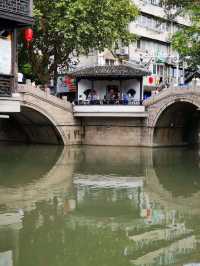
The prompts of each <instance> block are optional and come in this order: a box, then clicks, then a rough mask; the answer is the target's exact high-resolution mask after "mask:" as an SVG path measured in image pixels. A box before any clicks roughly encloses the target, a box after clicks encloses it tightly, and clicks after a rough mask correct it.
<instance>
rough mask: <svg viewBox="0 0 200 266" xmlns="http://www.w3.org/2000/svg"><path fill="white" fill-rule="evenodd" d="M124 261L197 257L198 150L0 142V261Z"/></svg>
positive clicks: (119, 264) (75, 265) (6, 264)
mask: <svg viewBox="0 0 200 266" xmlns="http://www.w3.org/2000/svg"><path fill="white" fill-rule="evenodd" d="M195 263H196V264H195ZM129 265H133V266H134V265H135V266H159V265H177V266H182V265H184V266H185V265H187V266H193V265H200V151H198V150H194V149H186V148H181V149H154V150H152V149H139V148H117V147H116V148H111V147H107V148H105V147H73V148H65V149H62V148H60V147H54V146H53V147H52V146H51V147H49V146H13V145H5V146H1V147H0V266H129Z"/></svg>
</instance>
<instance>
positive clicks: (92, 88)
mask: <svg viewBox="0 0 200 266" xmlns="http://www.w3.org/2000/svg"><path fill="white" fill-rule="evenodd" d="M91 90H92V91H93V90H94V80H93V79H92V85H91Z"/></svg>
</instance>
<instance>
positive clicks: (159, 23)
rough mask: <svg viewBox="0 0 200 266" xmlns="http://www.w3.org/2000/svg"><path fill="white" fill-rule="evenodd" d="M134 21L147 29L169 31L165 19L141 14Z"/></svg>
mask: <svg viewBox="0 0 200 266" xmlns="http://www.w3.org/2000/svg"><path fill="white" fill-rule="evenodd" d="M136 23H137V24H138V25H139V26H141V27H145V28H147V29H150V30H154V31H158V32H166V31H167V32H168V31H169V24H168V23H167V22H166V21H164V20H162V19H159V18H155V17H150V16H146V15H141V16H139V17H138V19H137V22H136Z"/></svg>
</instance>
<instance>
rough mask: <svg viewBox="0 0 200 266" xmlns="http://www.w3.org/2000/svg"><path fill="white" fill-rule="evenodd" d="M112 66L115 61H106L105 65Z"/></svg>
mask: <svg viewBox="0 0 200 266" xmlns="http://www.w3.org/2000/svg"><path fill="white" fill-rule="evenodd" d="M114 64H115V60H114V59H106V65H108V66H113V65H114Z"/></svg>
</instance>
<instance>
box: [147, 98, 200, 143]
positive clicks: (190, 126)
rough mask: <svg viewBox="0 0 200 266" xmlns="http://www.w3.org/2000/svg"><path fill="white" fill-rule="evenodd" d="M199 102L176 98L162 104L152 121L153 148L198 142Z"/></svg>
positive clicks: (199, 124)
mask: <svg viewBox="0 0 200 266" xmlns="http://www.w3.org/2000/svg"><path fill="white" fill-rule="evenodd" d="M199 106H200V104H199V102H198V101H194V100H193V99H192V98H190V97H183V96H180V97H176V98H174V99H173V98H172V99H171V97H170V99H169V100H168V102H166V101H165V102H164V103H163V104H161V105H160V108H158V109H157V111H154V113H155V114H154V119H152V121H151V123H152V125H151V126H152V128H153V130H152V136H151V137H152V143H153V146H182V145H189V144H196V143H198V142H199V131H200V123H199V121H200V113H199V111H198V110H199Z"/></svg>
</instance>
